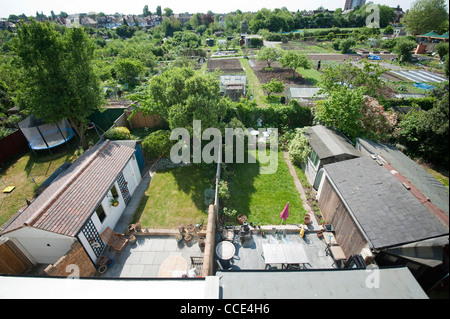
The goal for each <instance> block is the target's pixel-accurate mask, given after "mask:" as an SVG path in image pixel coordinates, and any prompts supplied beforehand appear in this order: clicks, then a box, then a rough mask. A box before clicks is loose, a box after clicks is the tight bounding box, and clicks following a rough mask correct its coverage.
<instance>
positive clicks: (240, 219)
mask: <svg viewBox="0 0 450 319" xmlns="http://www.w3.org/2000/svg"><path fill="white" fill-rule="evenodd" d="M237 220H238V222H239V225H243V224H244V223H245V222H246V221H247V216H245V215H244V214H239V215H238V216H237Z"/></svg>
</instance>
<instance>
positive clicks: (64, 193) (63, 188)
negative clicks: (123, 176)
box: [3, 140, 135, 236]
mask: <svg viewBox="0 0 450 319" xmlns="http://www.w3.org/2000/svg"><path fill="white" fill-rule="evenodd" d="M134 151H135V150H134V149H132V148H130V147H127V146H124V145H120V144H118V143H115V142H111V141H109V140H106V141H105V142H103V143H101V144H98V145H97V146H95V147H94V148H92V149H90V150H88V151H86V152H85V153H84V154H83V155H82V156H81V157H80V158H78V159H77V160H76V161H75V162H74V163H73V164H72V165H71V166H70V168H68V169H67V170H66V171H65V172H64V173H62V174H61V176H60V177H59V178H58V179H57V180H56V181H54V182H53V183H52V184H51V185H50V186H49V187H48V188H46V189H45V191H44V192H43V193H42V194H41V195H40V196H39V197H37V198H36V200H34V201H33V202H32V203H31V205H30V206H28V207H27V208H26V209H25V210H24V211H23V212H22V213H21V214H19V215H18V216H17V217H16V219H15V220H14V221H12V222H11V223H10V224H9V225H8V226H7V227H6V228H5V230H4V231H3V234H4V233H8V232H11V231H13V230H16V229H18V228H21V227H26V226H29V227H34V228H38V229H42V230H46V231H50V232H54V233H58V234H62V235H67V236H76V235H77V233H78V232H79V230H80V229H81V227H82V226H83V224H84V223H85V222H86V220H87V219H88V218H89V217H90V216H91V214H92V213H93V212H94V210H95V209H96V208H97V206H98V205H99V204H100V201H101V200H102V199H103V198H104V197H105V196H106V193H107V192H108V190H109V189H110V188H111V187H112V185H113V183H114V182H115V181H116V179H117V176H118V174H119V173H120V172H121V171H122V170H123V168H124V167H125V165H126V164H127V163H128V161H129V160H130V158H131V156H132V155H133V154H134Z"/></svg>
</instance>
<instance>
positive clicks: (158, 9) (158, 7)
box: [156, 6, 162, 17]
mask: <svg viewBox="0 0 450 319" xmlns="http://www.w3.org/2000/svg"><path fill="white" fill-rule="evenodd" d="M156 15H157V16H160V17H161V16H162V11H161V6H157V7H156Z"/></svg>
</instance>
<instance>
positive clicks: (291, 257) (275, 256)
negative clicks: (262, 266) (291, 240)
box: [262, 244, 309, 268]
mask: <svg viewBox="0 0 450 319" xmlns="http://www.w3.org/2000/svg"><path fill="white" fill-rule="evenodd" d="M262 247H263V252H264V259H265V263H266V268H267V266H268V265H270V264H281V265H282V267H285V266H287V265H296V264H299V265H300V264H302V265H303V266H304V265H305V264H307V263H309V260H308V257H307V256H306V253H305V250H304V249H303V246H302V244H263V245H262Z"/></svg>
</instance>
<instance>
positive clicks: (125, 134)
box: [105, 126, 133, 140]
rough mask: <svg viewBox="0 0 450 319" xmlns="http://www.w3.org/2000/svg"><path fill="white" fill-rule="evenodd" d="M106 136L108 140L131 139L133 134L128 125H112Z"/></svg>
mask: <svg viewBox="0 0 450 319" xmlns="http://www.w3.org/2000/svg"><path fill="white" fill-rule="evenodd" d="M105 138H106V139H108V140H131V139H133V136H132V135H131V133H130V130H128V129H127V128H126V127H123V126H119V127H112V128H110V129H109V130H108V131H107V132H106V133H105Z"/></svg>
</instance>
